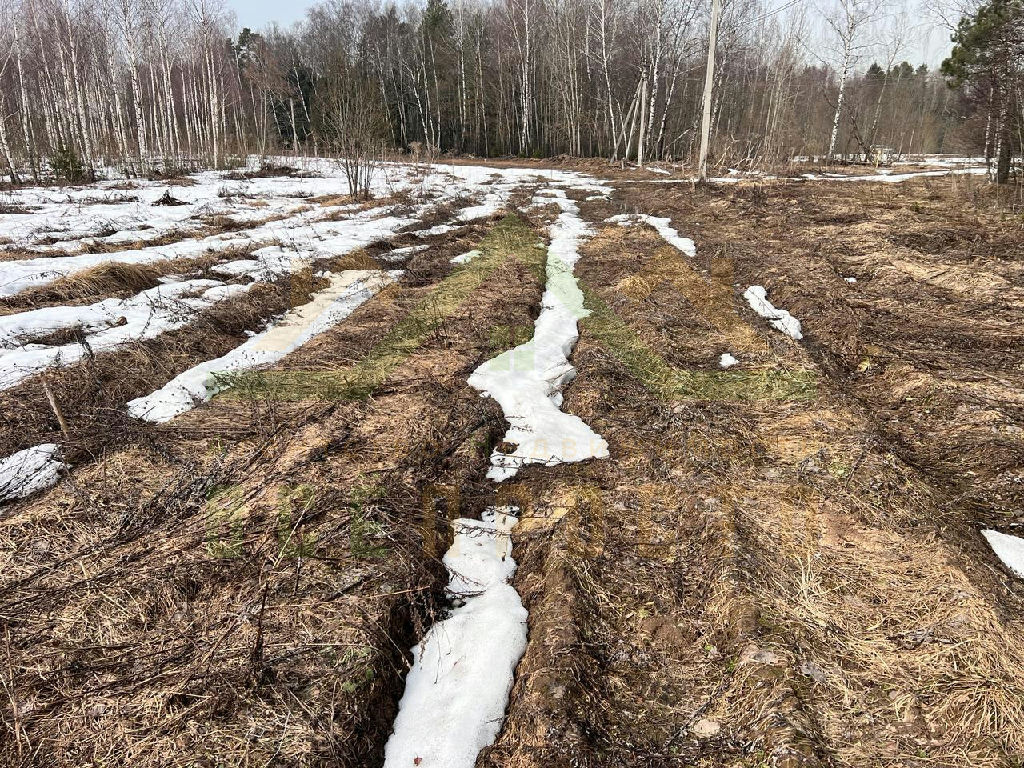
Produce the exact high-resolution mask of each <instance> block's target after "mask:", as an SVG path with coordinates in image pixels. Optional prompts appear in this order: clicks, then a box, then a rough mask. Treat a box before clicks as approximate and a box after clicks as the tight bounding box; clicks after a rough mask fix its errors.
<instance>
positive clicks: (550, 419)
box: [469, 189, 608, 482]
mask: <svg viewBox="0 0 1024 768" xmlns="http://www.w3.org/2000/svg"><path fill="white" fill-rule="evenodd" d="M546 193H547V194H548V195H550V196H552V197H553V199H554V202H556V203H557V204H558V206H559V207H560V208H561V213H559V215H558V218H557V219H556V220H555V223H554V224H553V225H552V226H551V245H550V246H549V248H548V259H547V266H546V270H547V285H546V287H545V290H544V296H543V299H542V301H541V311H540V315H539V316H538V317H537V320H536V321H535V322H534V332H533V338H532V339H531V340H530V341H528V342H526V343H525V344H520V345H519V346H518V347H516V348H515V349H510V350H508V351H506V352H503V353H502V354H500V355H498V356H497V357H496V358H493V359H492V360H489V361H487V362H486V363H484V364H483V365H481V366H480V367H479V368H477V369H476V370H475V371H474V372H473V374H472V375H471V376H470V377H469V384H470V386H472V387H474V388H475V389H478V390H480V392H481V393H483V394H484V395H486V396H489V397H492V398H494V399H495V400H497V401H498V404H499V405H500V406H501V409H502V411H503V412H504V414H505V419H506V421H508V423H509V429H508V431H507V432H506V433H505V446H504V448H506V449H507V450H508V452H507V453H503V452H502V451H499V450H495V451H494V453H493V454H492V455H491V468H490V469H489V470H488V472H487V477H489V478H491V479H492V480H496V481H498V482H501V481H502V480H507V479H508V478H510V477H512V476H513V475H515V474H516V472H518V471H519V468H520V467H521V466H523V465H524V464H546V465H547V466H553V465H555V464H560V463H562V462H567V461H584V460H586V459H590V458H605V457H607V456H608V444H607V443H606V442H605V441H604V439H602V438H601V436H600V435H598V434H597V433H595V432H594V431H593V430H592V429H591V428H590V427H589V426H587V424H586V423H584V421H583V420H582V419H580V418H579V417H578V416H574V415H572V414H569V413H564V412H563V411H561V410H560V406H561V405H562V387H563V386H565V385H566V384H567V383H568V382H570V381H571V380H572V379H573V378H574V377H575V375H576V369H575V368H574V367H573V366H572V364H571V363H570V362H569V355H570V354H572V350H573V347H575V346H576V341H577V339H578V338H579V328H578V327H577V320H578V319H579V318H582V317H586V316H587V315H588V314H589V313H588V312H587V310H586V309H584V307H583V292H582V291H581V290H580V288H579V285H577V283H576V278H575V277H574V276H573V268H574V266H575V264H576V262H577V260H578V259H579V243H580V240H581V239H582V238H583V237H586V236H589V235H591V234H592V231H591V230H590V229H589V228H588V227H587V225H586V224H585V223H584V222H583V220H582V219H581V218H580V217H579V208H578V207H577V205H576V203H574V202H573V201H572V200H570V199H569V198H567V197H566V195H565V193H564V192H563V191H562V190H560V189H548V190H546Z"/></svg>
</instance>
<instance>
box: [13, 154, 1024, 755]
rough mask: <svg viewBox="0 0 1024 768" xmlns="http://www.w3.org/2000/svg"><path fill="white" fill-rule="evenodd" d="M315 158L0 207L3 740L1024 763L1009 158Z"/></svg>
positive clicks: (112, 749) (20, 744)
mask: <svg viewBox="0 0 1024 768" xmlns="http://www.w3.org/2000/svg"><path fill="white" fill-rule="evenodd" d="M289 162H292V163H296V164H297V167H290V168H285V167H278V168H272V169H262V170H261V169H259V168H257V167H255V166H254V167H252V168H251V169H249V171H248V172H244V173H238V172H234V173H231V174H227V173H224V172H204V173H199V174H195V175H192V176H189V177H184V178H181V179H174V180H163V181H144V180H127V181H125V180H120V181H110V182H100V183H98V184H95V185H92V186H89V187H81V188H61V189H56V188H45V187H39V188H32V187H27V188H24V189H20V190H15V191H12V192H10V193H8V194H7V195H6V196H5V201H7V203H8V205H7V206H6V207H5V210H8V211H12V212H10V213H3V214H0V242H2V243H5V244H4V245H3V246H0V573H2V574H3V575H2V577H0V630H2V640H3V656H2V663H0V679H2V681H3V688H4V691H3V693H4V695H3V697H2V699H0V711H2V715H3V721H4V727H5V729H6V733H5V737H4V738H3V739H2V740H0V761H2V762H3V763H4V764H5V765H11V766H19V765H24V766H28V765H53V766H68V767H70V766H100V765H102V766H119V765H124V766H129V765H130V766H200V765H210V766H213V765H295V766H298V765H303V766H318V765H322V766H328V765H331V766H333V765H346V766H380V765H385V764H387V765H388V766H392V765H393V766H399V765H401V766H406V765H408V766H416V765H419V766H420V768H454V766H460V765H473V764H474V762H475V763H476V765H477V766H481V767H482V766H495V768H497V767H498V766H514V767H515V768H521V767H522V768H526V767H527V766H536V767H537V768H552V767H558V768H561V767H562V766H565V768H568V767H569V766H620V765H621V766H662V765H664V766H683V765H685V766H708V767H709V768H710V767H711V766H750V767H751V768H753V767H754V766H769V765H773V766H786V767H787V768H795V767H796V766H901V767H902V766H907V767H909V766H920V767H921V768H924V766H929V767H931V766H963V765H972V766H1017V765H1019V764H1020V763H1019V760H1020V755H1021V754H1024V677H1022V675H1021V671H1020V670H1021V669H1022V668H1024V619H1022V616H1024V610H1022V609H1024V584H1022V581H1021V578H1022V574H1024V541H1022V539H1021V538H1019V537H1018V536H1017V534H1018V533H1020V530H1021V528H1020V527H1021V526H1022V525H1024V395H1022V393H1024V325H1022V323H1021V317H1022V313H1024V261H1022V259H1021V255H1020V254H1021V248H1022V245H1024V227H1022V219H1021V212H1020V209H1019V207H1016V208H1015V207H1014V203H1013V202H1012V201H1006V200H1001V199H998V198H997V197H996V193H995V192H993V191H992V190H991V188H990V187H989V186H988V185H987V184H986V183H985V182H984V180H982V179H979V178H978V177H977V176H976V174H975V170H976V169H973V168H970V167H968V168H965V169H951V168H944V169H939V170H936V169H935V168H913V167H911V168H907V169H903V168H901V169H899V170H898V171H897V172H895V173H893V174H878V173H863V174H861V175H859V176H854V175H835V174H833V175H831V176H825V175H823V174H821V173H815V174H805V175H804V176H795V177H793V178H775V177H753V176H749V175H742V174H735V175H734V176H731V177H727V178H724V179H720V180H717V181H716V183H712V184H710V185H695V184H693V183H691V182H690V181H688V180H686V179H682V178H673V177H670V176H667V175H666V174H663V173H654V172H650V171H648V172H636V171H631V170H623V169H609V168H608V167H606V166H605V165H604V164H587V163H583V162H580V163H571V162H567V163H566V164H565V165H564V166H561V167H550V166H545V165H544V164H541V163H535V164H532V165H525V166H523V167H517V166H513V165H511V164H508V163H493V164H490V165H488V166H481V165H472V164H468V163H453V164H448V165H438V164H411V163H407V164H402V163H392V164H386V165H383V166H382V167H381V168H380V169H379V171H378V173H377V175H376V176H375V177H374V183H373V189H372V195H371V197H370V198H369V199H366V200H353V199H351V198H349V197H348V196H347V195H345V194H344V193H343V191H344V189H345V183H344V180H343V177H342V174H341V173H340V171H339V169H338V166H337V165H335V164H334V163H333V162H330V161H326V160H304V161H296V160H291V161H289ZM960 171H963V172H960ZM168 203H172V204H168ZM446 566H447V567H446ZM414 647H415V652H414V651H413V649H414ZM410 669H411V671H410ZM407 680H408V681H409V688H408V690H406V682H407ZM403 697H404V698H403ZM400 704H401V714H400ZM502 712H504V720H503V721H502V719H501V713H502ZM396 718H397V719H396ZM393 728H394V729H395V734H394V737H393V738H392V730H393ZM389 739H391V740H390V742H389ZM481 749H482V751H480V750H481ZM478 752H479V753H478ZM385 760H386V761H387V762H386V763H385Z"/></svg>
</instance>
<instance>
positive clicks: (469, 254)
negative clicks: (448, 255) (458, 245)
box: [452, 248, 482, 264]
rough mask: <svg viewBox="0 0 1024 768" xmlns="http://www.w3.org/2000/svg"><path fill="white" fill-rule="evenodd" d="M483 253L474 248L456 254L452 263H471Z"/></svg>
mask: <svg viewBox="0 0 1024 768" xmlns="http://www.w3.org/2000/svg"><path fill="white" fill-rule="evenodd" d="M481 255H482V253H481V252H480V251H479V250H478V249H476V248H474V249H473V250H472V251H466V252H465V253H460V254H459V255H458V256H455V257H454V258H453V259H452V264H469V262H471V261H472V260H473V259H475V258H478V257H479V256H481Z"/></svg>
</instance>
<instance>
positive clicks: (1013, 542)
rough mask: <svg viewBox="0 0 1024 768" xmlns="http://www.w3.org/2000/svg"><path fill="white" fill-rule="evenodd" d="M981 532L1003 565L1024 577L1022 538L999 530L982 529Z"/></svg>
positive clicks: (1023, 541) (1023, 545)
mask: <svg viewBox="0 0 1024 768" xmlns="http://www.w3.org/2000/svg"><path fill="white" fill-rule="evenodd" d="M981 534H982V536H984V537H985V538H986V539H987V540H988V543H989V546H990V547H992V551H993V552H995V553H996V557H998V558H999V559H1000V560H1001V561H1002V563H1003V565H1005V566H1006V567H1007V568H1009V569H1010V570H1011V571H1013V573H1015V574H1016V575H1017V576H1020V577H1021V578H1024V539H1021V538H1019V537H1017V536H1011V535H1010V534H1008V533H1000V532H999V531H982V532H981Z"/></svg>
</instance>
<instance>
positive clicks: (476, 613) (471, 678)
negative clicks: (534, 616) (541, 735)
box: [384, 507, 527, 768]
mask: <svg viewBox="0 0 1024 768" xmlns="http://www.w3.org/2000/svg"><path fill="white" fill-rule="evenodd" d="M517 511H518V510H516V509H515V508H514V507H511V508H510V507H500V508H494V507H492V508H490V509H488V510H487V511H486V512H485V513H484V514H483V519H482V520H469V519H465V518H462V519H459V520H456V521H455V542H454V543H453V544H452V547H451V549H449V550H448V552H447V553H446V554H445V556H444V564H445V567H446V568H447V569H448V573H449V576H450V581H449V585H448V594H449V596H450V597H451V599H452V600H453V602H454V604H455V606H456V607H454V608H452V610H451V611H450V613H449V614H448V617H447V618H446V619H444V620H443V621H439V622H438V623H436V624H434V626H433V627H431V628H430V630H429V631H428V632H427V634H426V636H425V637H424V638H423V641H422V642H421V643H420V644H419V645H417V646H416V647H415V648H413V649H412V652H413V666H412V669H411V670H410V671H409V674H408V676H407V677H406V680H405V693H404V694H403V695H402V700H401V702H400V703H399V705H398V716H397V717H396V718H395V725H394V732H393V733H392V734H391V738H390V739H389V740H388V743H387V747H386V748H385V751H384V766H385V768H410V767H411V766H420V768H472V766H473V765H474V764H475V763H476V758H477V755H478V754H479V753H480V750H481V749H483V748H484V747H486V746H488V745H489V744H491V743H493V741H494V739H495V737H496V736H497V735H498V731H499V730H500V729H501V724H502V720H503V719H504V715H505V707H506V705H507V703H508V694H509V691H510V690H511V689H512V677H513V674H514V672H515V668H516V664H518V663H519V659H520V657H521V656H522V655H523V652H524V651H525V650H526V618H527V613H526V609H525V608H524V607H523V604H522V601H521V600H520V599H519V595H518V593H517V592H516V590H515V589H514V588H513V587H512V586H511V585H510V584H509V583H508V581H509V579H511V578H512V576H513V574H514V573H515V570H516V563H515V560H513V559H512V542H511V538H510V535H509V534H510V532H511V530H512V528H513V527H514V526H515V524H516V518H515V517H514V516H513V514H512V513H514V512H517Z"/></svg>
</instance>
